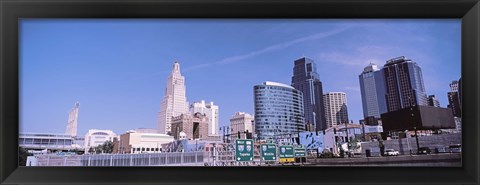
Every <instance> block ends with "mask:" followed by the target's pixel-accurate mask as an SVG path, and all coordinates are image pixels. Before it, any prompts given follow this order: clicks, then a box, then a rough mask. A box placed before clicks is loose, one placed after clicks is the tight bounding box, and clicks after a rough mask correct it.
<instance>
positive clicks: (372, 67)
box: [358, 63, 387, 120]
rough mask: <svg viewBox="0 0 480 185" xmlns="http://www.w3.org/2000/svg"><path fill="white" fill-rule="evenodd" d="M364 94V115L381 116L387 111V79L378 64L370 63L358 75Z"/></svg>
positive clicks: (367, 116) (362, 93)
mask: <svg viewBox="0 0 480 185" xmlns="http://www.w3.org/2000/svg"><path fill="white" fill-rule="evenodd" d="M358 79H359V82H360V92H361V95H362V106H363V117H364V119H365V120H366V119H367V118H369V117H374V118H380V115H381V114H383V113H385V112H387V103H386V101H385V80H384V78H383V71H382V69H379V68H378V66H377V65H376V64H372V63H370V64H369V65H368V66H367V67H365V68H364V69H363V72H362V73H361V74H360V75H359V76H358Z"/></svg>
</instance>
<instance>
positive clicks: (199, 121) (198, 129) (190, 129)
mask: <svg viewBox="0 0 480 185" xmlns="http://www.w3.org/2000/svg"><path fill="white" fill-rule="evenodd" d="M208 122H209V118H208V117H207V116H206V115H204V114H200V113H195V114H193V115H192V114H190V113H186V114H181V115H180V116H174V117H172V127H171V128H172V132H171V134H172V136H173V137H174V138H175V140H177V139H178V138H179V136H180V132H184V133H185V134H186V138H187V139H197V138H199V139H207V138H208Z"/></svg>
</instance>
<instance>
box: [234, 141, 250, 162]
mask: <svg viewBox="0 0 480 185" xmlns="http://www.w3.org/2000/svg"><path fill="white" fill-rule="evenodd" d="M253 150H254V147H253V140H251V139H237V140H236V141H235V161H239V162H247V161H253Z"/></svg>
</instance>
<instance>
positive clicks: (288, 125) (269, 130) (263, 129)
mask: <svg viewBox="0 0 480 185" xmlns="http://www.w3.org/2000/svg"><path fill="white" fill-rule="evenodd" d="M253 89H254V107H255V134H256V135H257V138H258V139H259V140H268V139H281V138H287V137H289V136H293V135H294V134H297V133H298V132H301V131H305V117H304V112H303V95H302V92H301V91H299V90H297V89H295V88H293V87H292V86H289V85H285V84H282V83H277V82H268V81H267V82H265V83H263V85H256V86H255V87H254V88H253Z"/></svg>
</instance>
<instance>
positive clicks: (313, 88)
mask: <svg viewBox="0 0 480 185" xmlns="http://www.w3.org/2000/svg"><path fill="white" fill-rule="evenodd" d="M292 87H294V88H295V89H297V90H299V91H301V92H302V94H303V107H304V111H305V122H306V123H307V124H312V125H314V127H315V130H316V131H320V130H325V129H326V128H327V125H326V121H325V109H324V105H323V89H322V82H321V81H320V78H319V76H318V73H317V66H316V64H315V62H314V61H313V60H312V59H309V58H306V57H302V58H300V59H297V60H295V65H294V67H293V76H292Z"/></svg>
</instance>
